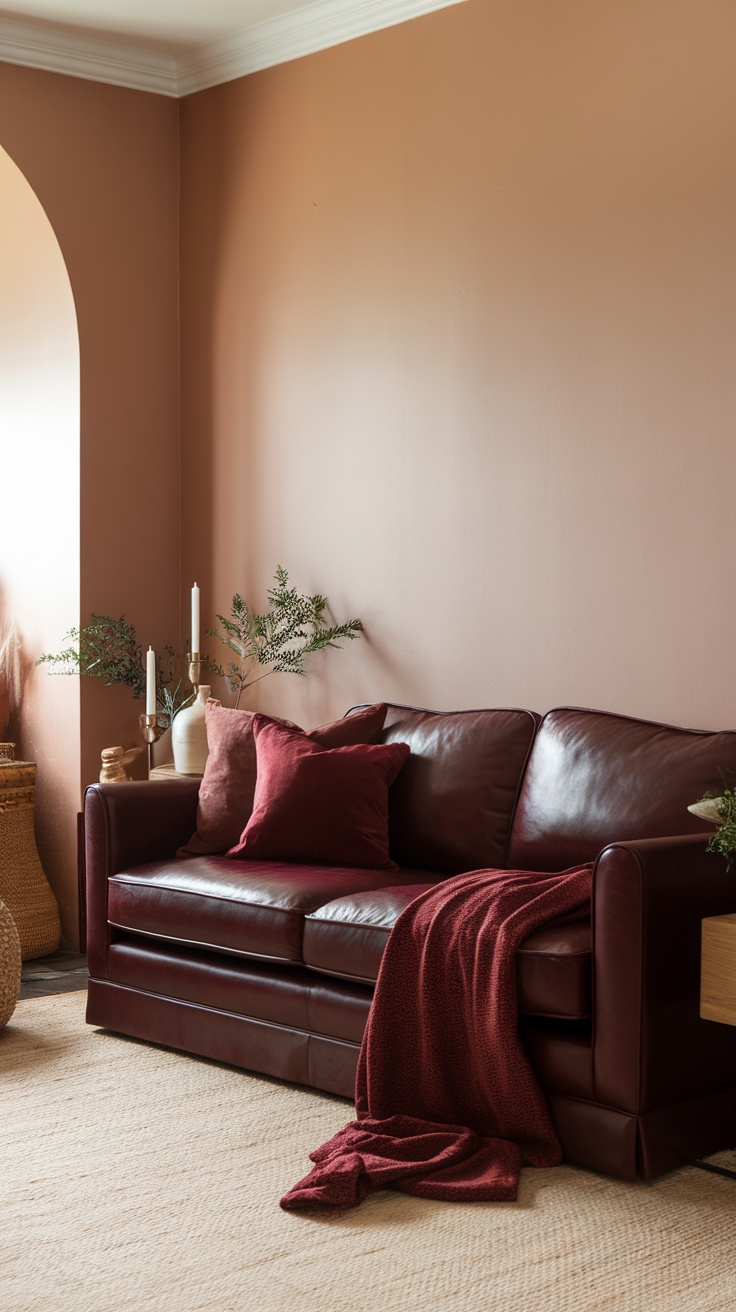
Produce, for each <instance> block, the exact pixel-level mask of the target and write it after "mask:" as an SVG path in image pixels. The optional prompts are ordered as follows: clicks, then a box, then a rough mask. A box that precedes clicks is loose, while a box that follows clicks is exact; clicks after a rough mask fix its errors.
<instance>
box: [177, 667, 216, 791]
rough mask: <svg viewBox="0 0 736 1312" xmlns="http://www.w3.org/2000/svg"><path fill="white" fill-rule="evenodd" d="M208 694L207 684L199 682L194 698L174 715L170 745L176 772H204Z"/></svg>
mask: <svg viewBox="0 0 736 1312" xmlns="http://www.w3.org/2000/svg"><path fill="white" fill-rule="evenodd" d="M209 695H210V687H209V684H205V683H202V684H200V686H199V688H198V690H197V697H196V700H195V701H193V702H192V704H191V706H187V707H186V709H185V710H183V711H179V714H178V715H177V716H175V717H174V723H173V724H172V726H171V747H172V750H173V753H174V769H175V770H176V772H177V774H204V767H205V762H206V760H207V750H208V749H207V730H206V729H205V707H206V705H207V699H208V697H209Z"/></svg>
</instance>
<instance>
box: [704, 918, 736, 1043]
mask: <svg viewBox="0 0 736 1312" xmlns="http://www.w3.org/2000/svg"><path fill="white" fill-rule="evenodd" d="M700 1015H701V1016H702V1018H703V1020H717V1021H720V1022H721V1024H723V1025H736V913H732V914H731V915H728V916H708V917H706V919H705V920H704V921H703V922H702V951H701V957H700Z"/></svg>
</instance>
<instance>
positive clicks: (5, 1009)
mask: <svg viewBox="0 0 736 1312" xmlns="http://www.w3.org/2000/svg"><path fill="white" fill-rule="evenodd" d="M19 993H20V939H19V938H18V931H17V929H16V928H15V921H14V920H13V917H12V916H11V914H10V912H9V911H8V908H7V907H6V905H5V903H4V902H0V1029H2V1027H3V1025H7V1023H8V1021H9V1020H10V1017H11V1016H12V1014H13V1012H14V1011H15V1004H16V1002H17V1001H18V994H19Z"/></svg>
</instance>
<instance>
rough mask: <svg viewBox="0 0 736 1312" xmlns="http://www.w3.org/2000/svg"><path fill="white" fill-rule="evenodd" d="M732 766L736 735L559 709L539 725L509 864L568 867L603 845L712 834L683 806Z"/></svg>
mask: <svg viewBox="0 0 736 1312" xmlns="http://www.w3.org/2000/svg"><path fill="white" fill-rule="evenodd" d="M735 771H736V732H734V731H733V730H726V731H724V732H722V733H710V732H701V731H698V730H693V729H677V728H674V727H673V726H672V725H668V724H658V723H654V722H652V721H649V720H637V719H632V718H631V717H629V716H626V715H612V714H609V713H608V712H605V711H587V710H580V709H578V708H576V707H558V708H557V709H556V710H554V711H550V712H549V713H548V714H547V715H546V716H545V717H544V720H543V721H542V724H541V725H540V727H539V730H538V732H537V737H536V739H535V742H534V747H533V748H532V752H531V756H530V758H529V764H528V766H527V770H526V774H525V775H524V782H523V785H522V788H521V793H520V795H519V804H518V806H517V809H516V814H515V816H514V824H513V829H512V832H511V842H510V844H509V858H508V865H509V867H510V868H511V869H515V870H565V869H567V868H568V867H570V866H574V865H578V864H580V863H581V862H584V861H594V860H595V858H596V857H597V856H598V854H599V853H600V851H601V850H602V849H603V848H604V847H606V846H607V844H609V843H617V842H623V841H625V840H627V839H638V838H663V837H666V836H667V835H669V834H693V833H712V825H709V824H708V823H707V821H704V820H698V819H697V818H696V817H695V816H693V815H690V813H689V812H688V810H687V807H688V805H689V804H690V803H691V802H695V801H697V799H698V798H699V797H702V796H703V793H705V792H706V791H708V790H709V789H713V790H715V791H716V792H718V791H720V789H721V787H722V784H723V779H724V777H725V778H727V779H731V778H733V774H734V772H735Z"/></svg>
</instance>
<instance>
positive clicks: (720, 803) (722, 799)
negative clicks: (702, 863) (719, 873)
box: [687, 787, 736, 870]
mask: <svg viewBox="0 0 736 1312" xmlns="http://www.w3.org/2000/svg"><path fill="white" fill-rule="evenodd" d="M687 809H688V811H692V813H693V815H697V816H699V817H700V819H701V820H710V822H711V824H714V825H717V828H716V832H715V833H714V834H712V835H711V837H710V838H709V839H708V851H709V852H719V853H720V855H721V856H723V857H725V858H726V869H727V870H730V869H731V866H732V865H733V863H734V860H736V787H733V788H723V789H722V790H721V792H720V794H719V796H718V797H714V796H713V794H712V793H707V794H706V795H705V797H701V799H700V801H699V802H695V803H693V805H692V806H689V807H688V808H687Z"/></svg>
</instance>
